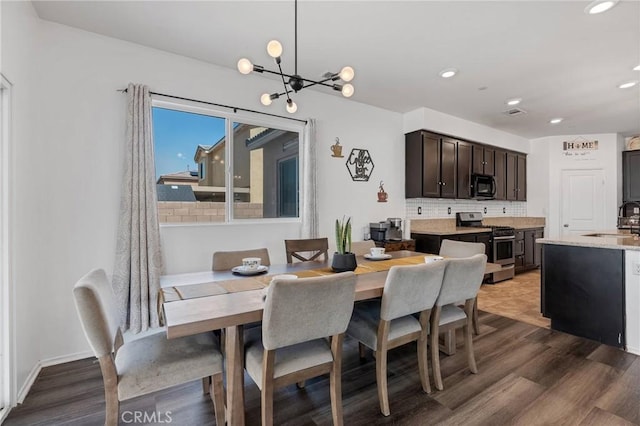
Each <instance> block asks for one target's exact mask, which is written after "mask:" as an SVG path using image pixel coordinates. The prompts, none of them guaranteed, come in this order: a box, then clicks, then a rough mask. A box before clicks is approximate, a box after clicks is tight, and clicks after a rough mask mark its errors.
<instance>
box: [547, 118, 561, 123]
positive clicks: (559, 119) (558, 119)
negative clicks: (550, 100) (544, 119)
mask: <svg viewBox="0 0 640 426" xmlns="http://www.w3.org/2000/svg"><path fill="white" fill-rule="evenodd" d="M562 120H563V119H562V118H559V117H558V118H552V119H551V120H549V123H551V124H558V123H562Z"/></svg>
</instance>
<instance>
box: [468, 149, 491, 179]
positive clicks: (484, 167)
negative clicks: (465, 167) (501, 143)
mask: <svg viewBox="0 0 640 426" xmlns="http://www.w3.org/2000/svg"><path fill="white" fill-rule="evenodd" d="M495 152H496V151H495V149H493V147H490V146H482V145H473V173H476V174H479V175H491V176H493V175H495Z"/></svg>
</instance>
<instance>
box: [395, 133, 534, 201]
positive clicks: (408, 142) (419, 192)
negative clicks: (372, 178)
mask: <svg viewBox="0 0 640 426" xmlns="http://www.w3.org/2000/svg"><path fill="white" fill-rule="evenodd" d="M474 173H478V174H484V175H490V176H494V177H495V180H496V194H495V196H494V198H495V199H496V200H510V201H526V199H527V182H526V179H527V157H526V155H525V154H520V153H517V152H513V151H507V150H505V149H497V148H495V147H493V146H489V145H484V144H481V143H478V142H474V141H466V140H459V139H457V138H455V137H450V136H446V135H441V134H438V133H433V132H430V131H427V130H416V131H415V132H411V133H407V134H406V135H405V198H458V199H470V198H472V191H471V183H472V182H471V178H472V175H473V174H474Z"/></svg>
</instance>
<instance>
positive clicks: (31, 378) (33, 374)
mask: <svg viewBox="0 0 640 426" xmlns="http://www.w3.org/2000/svg"><path fill="white" fill-rule="evenodd" d="M94 356H95V355H94V354H93V352H91V351H85V352H77V353H75V354H69V355H63V356H57V357H53V358H47V359H43V360H41V361H39V362H38V363H37V364H36V365H34V366H33V368H32V369H31V371H30V372H29V375H28V376H27V379H26V380H25V381H24V384H23V385H22V387H21V388H20V391H19V392H18V396H17V402H18V404H22V403H23V402H24V399H25V398H26V397H27V394H28V393H29V391H30V390H31V386H33V383H34V382H35V381H36V379H37V378H38V374H40V370H42V368H43V367H50V366H52V365H58V364H64V363H65V362H71V361H77V360H79V359H84V358H89V357H94ZM0 423H1V422H0Z"/></svg>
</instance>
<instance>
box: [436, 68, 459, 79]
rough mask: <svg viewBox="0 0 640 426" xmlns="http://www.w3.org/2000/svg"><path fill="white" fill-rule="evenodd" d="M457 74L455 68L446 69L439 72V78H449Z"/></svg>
mask: <svg viewBox="0 0 640 426" xmlns="http://www.w3.org/2000/svg"><path fill="white" fill-rule="evenodd" d="M457 73H458V70H457V69H455V68H447V69H446V70H442V71H440V77H442V78H451V77H453V76H454V75H456V74H457Z"/></svg>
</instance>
